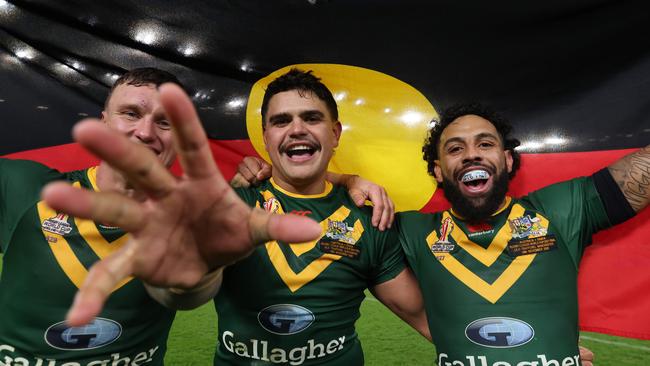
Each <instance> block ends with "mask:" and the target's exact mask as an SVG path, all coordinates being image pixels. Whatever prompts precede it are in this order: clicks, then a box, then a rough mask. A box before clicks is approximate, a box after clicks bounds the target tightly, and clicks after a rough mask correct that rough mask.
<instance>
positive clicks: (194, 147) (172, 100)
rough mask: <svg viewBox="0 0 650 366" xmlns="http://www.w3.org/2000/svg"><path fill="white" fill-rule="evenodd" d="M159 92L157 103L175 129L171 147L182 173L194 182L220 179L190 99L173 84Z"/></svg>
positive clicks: (161, 87)
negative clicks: (176, 155)
mask: <svg viewBox="0 0 650 366" xmlns="http://www.w3.org/2000/svg"><path fill="white" fill-rule="evenodd" d="M158 90H159V91H160V102H161V103H162V105H163V108H164V109H165V113H166V114H167V118H169V120H170V122H171V123H172V126H173V128H174V146H175V147H176V151H177V153H178V160H179V162H180V164H181V166H182V167H183V173H184V174H185V175H187V176H188V177H191V178H197V179H201V178H205V177H211V176H213V175H214V174H217V175H218V176H219V177H221V172H219V169H218V168H217V164H216V163H215V162H214V157H213V156H212V150H210V144H209V142H208V137H207V135H206V134H205V131H204V130H203V126H202V125H201V121H200V120H199V116H198V115H197V113H196V109H195V108H194V104H192V101H191V100H190V98H189V97H188V96H187V94H185V92H184V91H183V89H182V88H181V87H180V86H178V85H176V84H173V83H167V84H163V85H161V86H160V87H159V88H158Z"/></svg>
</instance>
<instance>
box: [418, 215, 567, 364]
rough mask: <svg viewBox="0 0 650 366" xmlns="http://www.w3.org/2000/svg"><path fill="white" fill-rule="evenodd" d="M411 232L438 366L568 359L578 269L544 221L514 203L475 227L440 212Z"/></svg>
mask: <svg viewBox="0 0 650 366" xmlns="http://www.w3.org/2000/svg"><path fill="white" fill-rule="evenodd" d="M417 228H419V233H418V235H417V239H412V240H413V241H414V242H413V243H412V248H411V249H413V252H412V255H410V256H409V262H411V264H412V267H413V269H414V272H415V274H416V277H417V278H418V281H419V283H420V286H421V288H422V291H423V295H424V297H425V302H426V304H427V316H428V318H429V324H430V328H431V331H432V335H433V337H434V343H435V344H436V346H437V349H438V351H439V354H440V355H444V357H443V358H444V359H445V360H446V361H444V360H440V362H441V363H442V364H444V362H450V363H453V361H454V360H461V362H463V363H462V364H471V363H467V362H470V360H469V358H467V357H470V358H472V360H474V361H471V362H475V363H476V364H480V358H479V357H486V360H488V361H489V360H492V362H497V361H502V362H507V361H512V360H519V361H530V362H533V361H537V362H541V361H540V360H539V359H536V357H537V354H542V355H544V357H548V359H549V360H550V359H556V360H560V364H561V363H562V360H564V358H567V357H569V359H570V360H573V357H574V355H575V354H576V350H575V341H576V340H577V327H576V324H577V296H576V291H577V285H576V278H577V269H576V265H575V263H574V262H573V260H572V257H571V255H570V254H569V252H568V250H567V247H566V245H565V243H564V241H563V240H564V239H563V238H562V237H561V236H559V235H557V233H556V232H555V230H554V226H553V223H552V222H549V220H548V219H547V218H546V217H544V215H542V214H540V213H538V212H535V211H532V210H528V209H526V208H524V207H523V206H521V205H518V204H514V205H513V206H512V208H511V210H509V211H507V212H504V213H503V214H500V215H497V216H495V217H493V219H492V220H489V221H487V222H485V223H483V224H481V225H474V226H470V225H467V224H465V223H464V222H462V221H460V220H457V219H456V218H455V217H453V216H452V215H450V214H449V213H448V212H444V213H441V214H437V215H427V216H423V217H421V218H420V221H419V222H418V223H417V224H416V225H409V226H408V229H407V228H405V229H406V230H409V229H410V231H411V232H413V230H416V231H417V230H418V229H417ZM409 234H410V233H409ZM411 238H415V237H414V236H411ZM547 350H553V351H552V352H551V353H548V352H546V351H547ZM504 355H507V357H504ZM486 362H487V361H486ZM567 362H569V361H567ZM570 362H573V361H570ZM487 364H488V365H491V363H490V362H488V363H487ZM515 364H516V363H515Z"/></svg>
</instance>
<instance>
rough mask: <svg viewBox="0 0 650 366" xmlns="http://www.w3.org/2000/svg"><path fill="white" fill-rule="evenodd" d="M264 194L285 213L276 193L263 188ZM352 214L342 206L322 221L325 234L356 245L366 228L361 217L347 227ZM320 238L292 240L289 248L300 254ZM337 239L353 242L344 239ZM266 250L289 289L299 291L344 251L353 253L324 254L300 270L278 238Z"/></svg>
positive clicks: (266, 200)
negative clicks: (288, 258)
mask: <svg viewBox="0 0 650 366" xmlns="http://www.w3.org/2000/svg"><path fill="white" fill-rule="evenodd" d="M261 193H262V196H263V197H264V202H269V201H270V199H271V198H273V199H274V200H275V201H276V202H278V208H277V212H276V213H278V214H284V211H283V208H282V206H281V205H280V203H279V201H277V199H276V198H275V197H274V196H273V193H271V192H270V191H263V192H261ZM349 215H350V209H348V208H347V207H345V206H341V207H339V208H338V209H337V210H336V211H335V212H334V213H332V214H331V215H330V216H329V217H327V218H325V219H324V220H323V221H321V222H320V225H321V228H322V230H323V233H325V234H324V237H327V233H331V235H332V236H337V237H340V238H344V239H345V240H347V241H348V242H350V243H352V245H354V244H355V243H356V242H357V241H358V240H359V238H360V237H361V235H362V234H363V232H364V228H363V225H362V224H361V221H360V220H358V219H357V220H356V221H355V222H354V225H352V227H350V226H348V224H347V223H346V222H345V220H346V219H347V218H348V216H349ZM319 240H320V239H319ZM319 240H312V241H309V242H306V243H290V244H289V248H290V251H291V253H292V254H293V255H295V256H298V257H299V256H301V255H302V254H304V253H307V252H308V251H310V250H312V249H314V248H315V247H316V244H318V241H319ZM334 240H338V241H340V242H342V243H346V244H350V243H348V242H345V241H343V240H341V239H334ZM265 249H266V252H267V254H268V256H269V259H270V261H271V263H272V264H273V267H274V268H275V270H276V271H277V273H278V275H279V276H280V278H281V279H282V281H283V282H284V283H285V285H287V287H288V288H289V290H291V292H296V291H298V289H300V288H301V287H303V286H304V285H306V284H308V283H309V282H311V281H312V280H313V279H315V278H316V277H318V276H319V275H320V274H321V273H322V272H323V271H324V270H325V269H326V268H327V267H329V265H330V264H332V263H333V262H335V261H338V260H339V259H341V258H342V257H343V255H342V254H345V253H348V252H349V253H352V252H354V251H346V252H345V253H343V252H340V253H338V254H335V253H323V254H322V255H321V256H320V257H318V258H316V259H314V260H313V261H311V262H310V263H308V264H306V265H305V266H304V268H302V269H301V270H299V271H295V270H294V269H293V268H292V267H291V265H289V261H288V260H287V257H286V256H285V254H284V252H283V251H282V248H280V244H279V243H278V242H277V241H270V242H268V243H266V244H265Z"/></svg>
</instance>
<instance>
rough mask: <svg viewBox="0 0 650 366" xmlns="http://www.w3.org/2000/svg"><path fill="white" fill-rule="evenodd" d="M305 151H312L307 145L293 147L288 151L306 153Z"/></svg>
mask: <svg viewBox="0 0 650 366" xmlns="http://www.w3.org/2000/svg"><path fill="white" fill-rule="evenodd" d="M305 150H311V147H309V146H307V145H296V146H292V147H291V148H290V149H288V150H287V151H305Z"/></svg>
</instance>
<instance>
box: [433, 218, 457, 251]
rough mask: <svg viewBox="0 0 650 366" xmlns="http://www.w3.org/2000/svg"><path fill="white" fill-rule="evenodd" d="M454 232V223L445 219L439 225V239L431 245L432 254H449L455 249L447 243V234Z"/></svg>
mask: <svg viewBox="0 0 650 366" xmlns="http://www.w3.org/2000/svg"><path fill="white" fill-rule="evenodd" d="M453 230H454V221H453V220H452V219H451V218H450V217H447V218H446V219H445V220H444V221H443V222H442V225H440V239H439V240H438V241H437V242H435V243H433V244H432V245H431V251H432V252H433V253H449V252H451V251H453V250H454V248H456V246H455V245H454V244H452V243H451V242H450V241H449V234H450V233H451V232H452V231H453Z"/></svg>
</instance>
